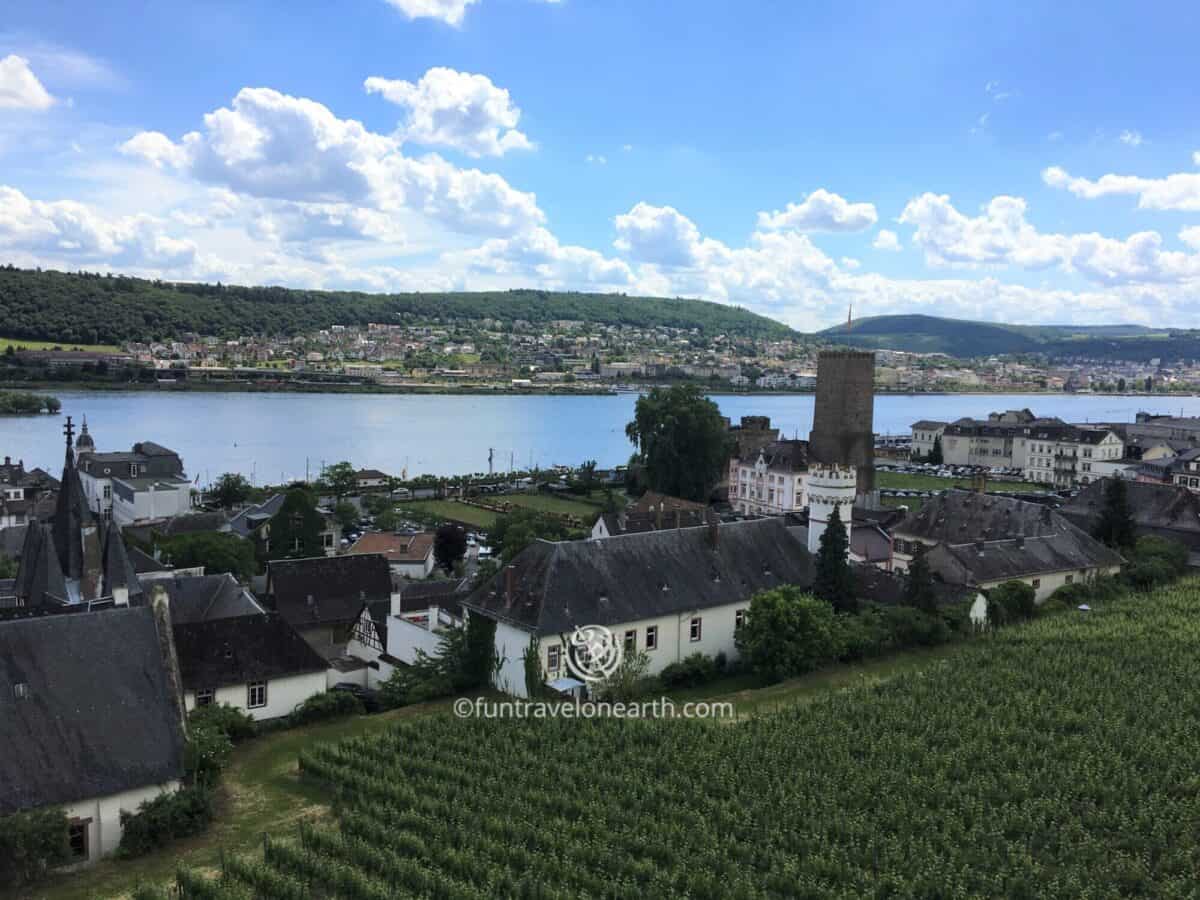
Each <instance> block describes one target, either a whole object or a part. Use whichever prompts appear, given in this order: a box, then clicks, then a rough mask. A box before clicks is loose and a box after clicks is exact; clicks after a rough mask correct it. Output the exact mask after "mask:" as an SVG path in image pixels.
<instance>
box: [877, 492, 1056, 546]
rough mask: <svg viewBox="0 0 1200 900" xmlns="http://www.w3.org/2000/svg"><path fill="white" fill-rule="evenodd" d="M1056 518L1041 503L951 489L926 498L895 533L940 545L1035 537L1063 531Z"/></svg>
mask: <svg viewBox="0 0 1200 900" xmlns="http://www.w3.org/2000/svg"><path fill="white" fill-rule="evenodd" d="M1057 518H1058V517H1057V514H1056V513H1055V512H1054V511H1053V510H1051V509H1049V508H1048V507H1045V506H1043V505H1041V504H1038V503H1030V502H1028V501H1025V500H1017V499H1015V498H1012V497H997V496H992V495H990V494H978V493H976V492H974V491H962V490H949V491H946V492H945V493H943V494H941V495H940V496H936V497H930V498H928V499H926V500H925V501H924V502H923V503H922V504H921V508H920V509H919V510H916V511H915V512H910V513H909V514H908V515H907V516H906V517H905V518H904V519H902V520H901V521H900V522H898V523H896V524H895V525H894V526H892V533H893V534H894V535H895V536H896V537H899V538H905V539H922V540H925V541H930V542H937V543H942V542H954V543H964V542H969V541H978V540H985V541H991V540H1000V539H1002V538H1010V537H1017V536H1018V535H1024V536H1025V537H1036V536H1038V535H1042V534H1050V533H1053V532H1054V531H1056V530H1061V528H1062V523H1060V522H1058V521H1057Z"/></svg>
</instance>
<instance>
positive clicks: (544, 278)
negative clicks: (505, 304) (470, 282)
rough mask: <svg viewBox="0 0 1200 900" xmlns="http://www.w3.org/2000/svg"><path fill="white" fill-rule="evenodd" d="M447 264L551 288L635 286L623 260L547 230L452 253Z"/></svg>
mask: <svg viewBox="0 0 1200 900" xmlns="http://www.w3.org/2000/svg"><path fill="white" fill-rule="evenodd" d="M443 259H444V260H446V261H447V262H450V263H452V264H454V263H465V264H466V265H467V266H468V267H469V268H471V269H472V270H474V271H476V272H487V273H495V274H499V275H507V276H516V277H517V278H523V279H525V283H526V284H527V283H528V280H529V279H531V278H532V279H536V280H537V282H538V283H539V284H542V285H544V286H547V287H571V286H575V287H590V288H593V289H596V288H600V289H606V290H618V289H621V288H624V287H626V286H628V285H629V284H631V283H632V282H633V271H632V269H630V267H629V265H628V264H627V263H625V262H624V261H623V260H619V259H609V258H607V257H605V256H604V255H603V254H602V253H597V252H596V251H595V250H589V249H587V248H585V247H575V246H564V245H563V244H560V243H559V242H558V238H556V237H555V236H554V235H553V234H551V233H550V232H549V231H547V230H546V229H545V228H535V229H532V230H531V231H528V232H525V233H524V234H522V235H519V236H517V237H515V238H507V239H506V238H493V239H492V240H489V241H485V242H484V244H483V246H482V247H479V248H476V249H474V250H468V251H465V252H460V253H448V254H445V255H444V257H443Z"/></svg>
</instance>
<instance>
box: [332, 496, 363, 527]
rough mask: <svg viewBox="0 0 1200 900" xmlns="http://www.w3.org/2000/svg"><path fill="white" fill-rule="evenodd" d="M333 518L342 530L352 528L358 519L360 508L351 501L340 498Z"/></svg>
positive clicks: (334, 509)
mask: <svg viewBox="0 0 1200 900" xmlns="http://www.w3.org/2000/svg"><path fill="white" fill-rule="evenodd" d="M333 518H334V521H335V522H337V523H338V525H340V526H341V527H342V530H345V529H347V528H351V527H353V525H354V523H355V522H357V521H358V508H357V507H356V506H355V505H354V504H353V503H350V502H349V501H346V500H339V501H338V503H337V505H336V506H334V508H333Z"/></svg>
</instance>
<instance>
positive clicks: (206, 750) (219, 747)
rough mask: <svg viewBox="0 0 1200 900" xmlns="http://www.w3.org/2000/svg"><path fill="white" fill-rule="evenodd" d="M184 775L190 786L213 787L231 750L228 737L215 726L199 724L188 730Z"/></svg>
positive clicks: (231, 746)
mask: <svg viewBox="0 0 1200 900" xmlns="http://www.w3.org/2000/svg"><path fill="white" fill-rule="evenodd" d="M188 731H189V735H188V743H187V747H186V748H185V750H184V773H185V775H186V777H187V780H188V782H189V783H190V784H199V785H213V784H216V782H217V777H218V776H219V775H220V774H221V770H222V769H224V768H225V761H226V760H227V759H229V754H230V752H231V751H232V750H233V742H232V741H230V740H229V736H228V735H227V734H225V732H224V731H221V729H219V728H217V727H216V726H215V725H213V724H210V723H207V722H201V723H200V724H195V725H193V726H192V727H191V728H189V729H188Z"/></svg>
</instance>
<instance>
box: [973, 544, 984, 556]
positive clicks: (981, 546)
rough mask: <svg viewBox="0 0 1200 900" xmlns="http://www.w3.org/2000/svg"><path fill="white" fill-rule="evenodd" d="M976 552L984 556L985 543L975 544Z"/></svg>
mask: <svg viewBox="0 0 1200 900" xmlns="http://www.w3.org/2000/svg"><path fill="white" fill-rule="evenodd" d="M975 552H976V553H978V554H979V555H980V556H983V541H976V542H975Z"/></svg>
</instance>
